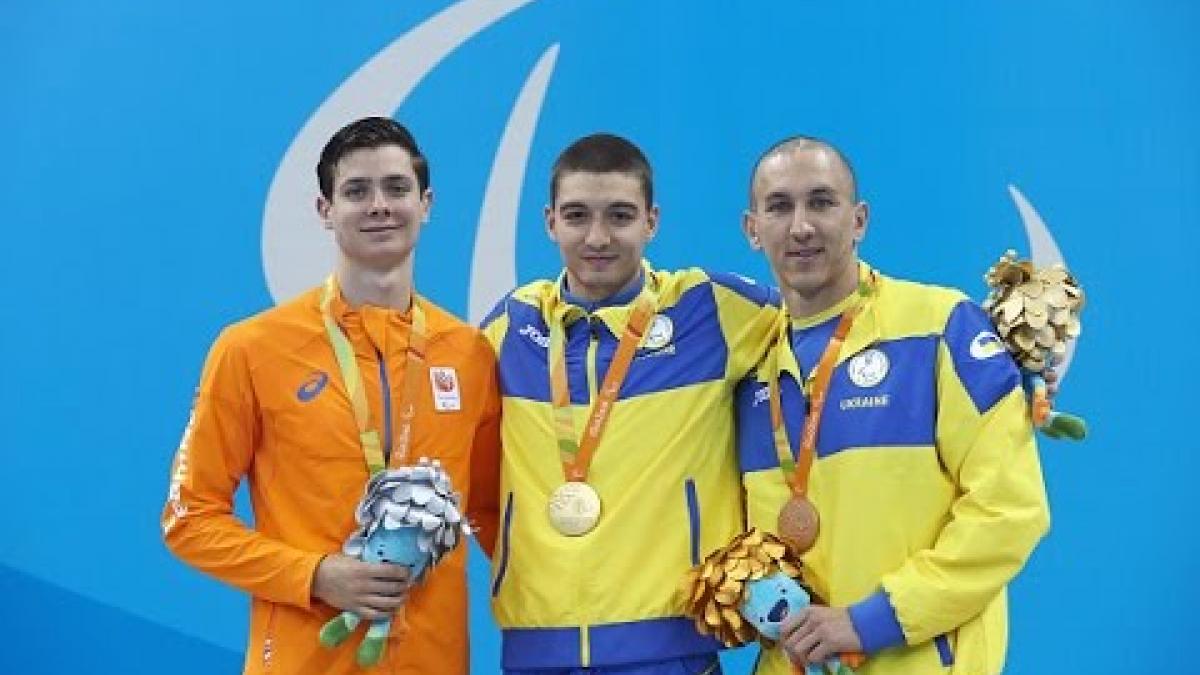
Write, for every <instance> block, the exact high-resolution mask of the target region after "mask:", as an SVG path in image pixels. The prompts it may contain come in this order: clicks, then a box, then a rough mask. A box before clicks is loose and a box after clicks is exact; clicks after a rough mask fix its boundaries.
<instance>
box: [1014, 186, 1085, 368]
mask: <svg viewBox="0 0 1200 675" xmlns="http://www.w3.org/2000/svg"><path fill="white" fill-rule="evenodd" d="M1008 193H1009V194H1010V195H1012V198H1013V201H1014V202H1016V204H1017V211H1018V212H1019V213H1020V214H1021V222H1023V223H1024V224H1025V233H1026V234H1027V235H1028V236H1029V257H1030V258H1032V259H1033V263H1034V264H1035V265H1037V266H1039V267H1045V266H1047V265H1053V264H1055V263H1062V264H1063V265H1066V264H1067V261H1066V260H1064V259H1063V255H1062V251H1060V250H1059V249H1058V244H1057V243H1056V242H1055V241H1054V237H1053V236H1052V235H1051V234H1050V228H1048V227H1046V223H1045V221H1043V220H1042V217H1041V216H1040V215H1039V214H1038V212H1037V209H1034V208H1033V204H1030V203H1029V200H1028V199H1026V198H1025V195H1023V194H1021V191H1020V190H1018V189H1017V187H1016V186H1015V185H1009V186H1008ZM1074 357H1075V341H1074V340H1072V341H1070V342H1068V343H1067V353H1066V355H1065V356H1063V360H1062V363H1060V364H1059V365H1057V366H1055V368H1054V369H1055V370H1056V371H1058V379H1059V381H1060V382H1061V381H1063V380H1065V379H1066V378H1067V370H1068V369H1069V368H1070V367H1071V359H1073V358H1074Z"/></svg>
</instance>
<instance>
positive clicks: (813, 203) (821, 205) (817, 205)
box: [808, 197, 837, 211]
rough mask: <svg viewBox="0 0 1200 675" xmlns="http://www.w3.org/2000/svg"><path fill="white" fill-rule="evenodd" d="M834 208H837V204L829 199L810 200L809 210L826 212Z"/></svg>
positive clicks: (817, 198) (816, 198) (814, 198)
mask: <svg viewBox="0 0 1200 675" xmlns="http://www.w3.org/2000/svg"><path fill="white" fill-rule="evenodd" d="M834 206H837V202H835V201H834V200H832V199H830V198H829V197H813V198H812V199H810V200H808V208H810V209H812V210H814V211H824V210H826V209H829V208H832V207H834Z"/></svg>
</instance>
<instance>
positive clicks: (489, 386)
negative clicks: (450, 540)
mask: <svg viewBox="0 0 1200 675" xmlns="http://www.w3.org/2000/svg"><path fill="white" fill-rule="evenodd" d="M480 342H481V343H482V344H481V345H480V349H479V352H480V357H479V358H480V360H481V361H486V362H487V366H486V367H487V371H488V372H487V377H486V378H485V379H486V384H485V386H484V390H483V396H484V399H485V403H484V411H483V414H482V416H481V417H480V420H479V426H478V427H477V428H476V429H475V440H474V444H473V446H472V448H471V486H470V494H469V497H468V501H467V504H468V508H467V516H468V518H469V519H470V521H471V523H472V524H474V526H475V538H476V540H477V541H478V542H479V546H480V548H482V549H483V552H484V553H486V554H487V556H488V557H489V558H491V557H492V553H493V552H494V551H495V547H496V535H497V532H498V531H499V528H500V388H499V384H498V382H497V374H496V357H495V352H493V351H492V348H491V347H490V345H489V344H488V343H484V339H483V338H481V339H480Z"/></svg>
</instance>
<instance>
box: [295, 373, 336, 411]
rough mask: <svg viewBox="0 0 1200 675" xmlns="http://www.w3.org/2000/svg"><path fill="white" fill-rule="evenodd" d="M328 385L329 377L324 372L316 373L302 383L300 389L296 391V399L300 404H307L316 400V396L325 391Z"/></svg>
mask: <svg viewBox="0 0 1200 675" xmlns="http://www.w3.org/2000/svg"><path fill="white" fill-rule="evenodd" d="M328 383H329V375H327V374H326V373H324V372H321V371H317V372H315V373H313V374H312V375H309V376H308V379H307V380H305V381H304V383H303V384H301V385H300V388H299V389H297V390H296V398H298V399H300V402H301V403H308V402H309V401H311V400H313V399H314V398H316V397H317V394H320V393H321V391H322V390H324V389H325V385H326V384H328Z"/></svg>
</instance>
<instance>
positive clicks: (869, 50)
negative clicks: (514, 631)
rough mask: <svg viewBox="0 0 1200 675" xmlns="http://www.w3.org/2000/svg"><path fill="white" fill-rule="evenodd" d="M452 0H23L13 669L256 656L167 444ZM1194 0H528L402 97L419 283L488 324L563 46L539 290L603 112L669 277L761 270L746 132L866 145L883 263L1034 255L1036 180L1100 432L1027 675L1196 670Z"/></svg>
mask: <svg viewBox="0 0 1200 675" xmlns="http://www.w3.org/2000/svg"><path fill="white" fill-rule="evenodd" d="M447 6H448V3H445V2H432V1H429V0H403V1H401V0H392V1H390V2H380V1H378V0H363V1H361V2H355V3H332V2H315V1H310V0H298V1H294V2H288V3H256V2H213V3H191V4H180V3H167V2H150V1H142V2H135V1H133V0H114V1H112V2H105V3H98V2H83V1H81V0H59V1H57V2H41V3H35V2H26V3H9V4H7V5H6V6H5V8H4V9H3V10H0V34H2V35H3V38H2V39H0V62H2V63H4V64H5V69H4V70H5V73H6V75H7V77H5V78H4V80H3V85H2V87H3V88H2V91H3V94H0V100H2V105H0V130H2V131H3V133H4V140H5V142H4V148H3V156H4V157H5V158H6V160H7V161H4V162H3V163H0V194H2V195H3V200H2V201H0V207H2V209H3V210H2V211H0V214H2V216H3V219H4V221H5V222H6V228H5V229H7V231H8V232H9V234H8V235H7V236H8V237H9V244H7V245H5V246H3V247H0V251H2V255H3V261H4V266H3V267H4V270H5V279H6V283H5V288H6V290H7V293H6V295H5V298H6V299H5V301H4V303H3V308H4V314H5V315H6V316H7V330H5V331H3V347H4V349H3V354H4V355H5V363H4V371H3V372H4V375H3V382H4V386H2V387H0V410H3V411H4V412H3V414H4V420H3V424H0V446H2V448H3V451H2V453H0V467H2V468H0V493H2V494H4V496H5V502H6V503H7V504H8V508H6V509H4V510H3V511H0V590H3V593H0V597H3V598H5V602H4V603H3V604H0V619H2V620H0V625H3V626H5V630H6V631H7V634H6V639H5V640H4V643H5V644H4V646H3V647H2V648H0V672H4V673H14V674H16V673H21V674H23V673H68V672H80V670H79V669H80V668H88V669H90V670H92V671H93V672H125V673H151V672H168V671H169V672H174V673H180V674H185V673H196V674H200V673H204V674H208V673H223V672H235V671H236V670H237V669H238V668H239V667H240V661H241V656H240V654H241V648H242V644H243V640H244V635H245V629H246V620H245V616H246V610H247V602H246V600H245V598H244V597H243V596H241V595H239V594H238V593H236V592H234V591H231V590H229V589H227V588H225V587H223V586H221V585H219V584H218V583H216V582H213V581H211V580H209V579H207V578H203V577H201V576H200V575H198V574H196V573H195V572H193V571H191V570H189V569H187V568H185V567H184V566H183V565H181V564H179V563H178V562H177V561H175V560H173V559H172V558H171V557H170V556H169V555H168V554H167V553H166V552H165V550H164V549H163V548H162V546H161V544H160V541H159V534H158V525H157V518H158V514H159V509H160V507H161V503H162V500H163V498H164V496H165V493H166V489H167V478H168V476H167V473H168V466H169V462H170V459H171V456H172V453H173V451H174V447H175V444H176V443H177V441H178V438H179V435H180V433H181V431H182V429H183V425H184V423H185V421H186V418H187V412H188V407H189V405H190V399H191V395H192V391H193V388H194V386H195V383H196V380H197V377H198V373H199V368H200V365H201V361H202V359H203V357H204V354H205V351H206V349H207V347H208V344H209V343H210V341H211V340H212V339H213V338H214V337H215V335H216V333H217V331H218V330H219V329H220V327H221V326H222V325H223V324H225V323H227V322H229V321H232V320H234V319H237V318H241V317H243V316H246V315H249V314H251V313H253V312H255V311H257V310H259V309H262V308H264V307H267V306H269V305H270V304H271V303H272V302H273V299H272V295H271V293H270V290H269V286H268V280H267V277H266V275H265V273H264V262H263V248H262V240H263V222H264V220H263V214H264V204H265V199H266V195H267V193H268V189H269V187H270V185H271V181H272V179H273V177H274V176H275V171H276V167H277V166H278V165H279V162H280V160H281V158H282V156H283V154H284V152H285V151H286V150H287V149H288V147H289V145H290V144H291V143H292V140H293V138H294V137H295V136H296V135H297V133H298V132H299V131H300V130H301V128H302V127H303V126H304V124H305V122H306V121H307V120H308V119H309V118H310V116H311V115H312V114H313V113H314V111H315V110H317V108H318V107H319V106H321V104H322V103H323V102H324V101H326V100H327V99H328V98H329V97H330V96H331V94H333V92H334V91H335V90H336V89H337V88H338V86H339V85H340V84H341V83H342V82H343V81H345V80H346V79H347V78H349V77H350V76H351V74H352V73H354V71H355V70H356V69H357V68H359V67H360V66H361V65H362V64H363V63H364V62H366V61H367V60H368V59H370V58H371V57H372V56H374V55H375V54H377V53H379V52H380V51H381V50H383V49H384V48H385V47H387V46H388V45H389V44H391V43H392V42H393V41H395V40H397V39H398V38H400V37H401V36H403V35H404V34H405V33H406V32H408V31H409V30H411V29H412V28H414V27H416V26H418V25H420V24H422V23H423V22H425V21H426V20H428V19H430V18H431V17H434V16H435V15H437V14H438V13H439V12H440V11H442V10H443V9H445V8H446V7H447ZM1197 7H1198V5H1196V4H1194V3H1187V2H1173V1H1168V0H1143V1H1141V2H1135V1H1133V0H1127V1H1124V2H1117V1H1112V2H1082V1H1081V2H1037V1H1032V0H1014V1H1009V2H972V3H963V2H949V1H946V2H926V3H906V2H880V3H819V2H807V1H805V2H792V1H789V2H784V1H782V0H781V1H779V2H761V3H758V2H744V3H732V2H675V1H671V2H667V1H663V2H646V1H645V0H641V1H638V0H535V1H534V2H530V3H529V4H527V5H525V6H523V7H520V8H518V9H516V10H514V11H513V12H512V13H511V14H509V15H508V16H506V17H504V18H503V19H501V20H499V21H498V22H496V23H495V24H493V25H491V26H489V27H487V28H486V29H484V30H482V31H480V32H479V33H478V34H477V35H475V36H474V37H473V38H471V39H470V40H469V41H467V42H465V44H463V45H462V46H461V47H460V48H458V49H456V50H454V51H453V52H452V53H451V54H450V55H449V56H448V57H447V58H446V59H445V60H444V61H442V62H440V63H439V64H437V65H436V67H435V68H433V69H432V71H431V72H430V73H429V75H428V76H427V77H425V78H424V79H423V80H421V81H420V82H419V84H418V85H417V86H416V88H415V89H413V91H412V93H411V94H410V95H409V96H407V98H405V100H404V102H403V104H402V105H401V107H400V109H399V110H398V111H395V114H396V116H397V117H398V118H399V119H401V120H403V121H404V122H406V123H407V124H408V125H409V126H410V127H411V128H412V129H413V130H414V131H415V133H416V134H417V137H418V138H419V139H420V140H421V143H422V145H423V147H424V148H425V150H426V152H427V154H428V155H429V157H430V160H431V163H432V167H433V182H434V186H435V190H436V195H437V202H436V206H435V210H434V215H433V220H432V223H431V224H430V226H429V227H428V229H427V230H426V232H425V234H424V235H423V239H422V242H421V250H420V254H419V263H418V271H417V279H418V286H419V288H421V289H422V290H423V291H424V292H425V293H426V294H428V295H430V296H432V297H433V298H434V299H436V300H437V301H438V302H440V303H441V304H443V305H444V306H446V307H448V308H450V309H452V310H454V311H457V312H459V313H461V314H466V312H467V302H468V301H467V297H468V283H469V278H470V275H469V273H468V270H469V267H470V260H471V252H472V250H473V245H474V235H475V231H476V227H477V223H478V221H479V218H480V204H481V199H482V195H483V192H484V187H485V184H486V182H487V180H488V176H489V174H490V171H491V167H492V161H493V155H494V153H495V149H496V147H497V145H498V143H499V142H500V137H501V133H502V131H503V129H504V125H505V122H506V120H507V118H508V116H509V112H510V110H511V108H512V106H513V103H514V101H515V100H516V97H517V94H518V92H519V91H520V89H521V87H522V85H523V84H524V83H525V79H526V76H527V75H528V74H529V72H530V69H531V68H532V67H533V65H534V63H535V62H536V61H537V60H538V59H539V57H541V56H542V55H543V53H545V52H546V50H547V49H548V48H549V47H550V46H551V45H554V44H558V45H559V51H558V54H557V58H556V61H555V62H554V65H553V74H552V77H551V79H550V82H549V85H548V88H547V90H546V95H545V100H544V104H543V106H542V108H541V115H540V118H539V119H538V123H537V127H536V133H535V135H534V136H533V138H532V146H531V149H530V154H529V161H528V166H527V171H526V174H525V177H526V182H525V185H524V189H523V191H522V192H521V194H520V202H519V218H518V219H517V229H516V262H517V272H518V275H519V277H520V278H521V279H527V278H531V277H534V276H543V275H548V274H553V273H555V272H556V270H557V265H558V262H557V251H556V249H554V247H553V246H552V245H550V244H549V242H548V241H547V240H546V239H545V236H544V234H543V230H542V224H541V220H540V212H541V207H542V205H543V203H544V199H545V196H546V183H547V180H548V178H547V174H548V169H549V165H550V163H551V162H552V161H553V159H554V157H555V155H556V154H557V152H558V151H559V150H560V149H561V148H562V147H563V146H564V144H565V143H567V142H569V141H570V140H573V139H574V138H575V137H577V136H579V135H582V134H585V133H588V132H592V131H595V130H600V129H605V130H611V131H615V132H617V133H621V134H624V135H627V136H629V137H631V138H633V139H635V140H636V141H638V142H639V143H640V144H641V145H642V146H643V147H644V149H645V150H646V151H647V153H648V154H649V155H650V157H651V158H652V160H653V162H654V165H655V169H656V171H657V175H656V185H657V191H658V201H659V202H660V204H661V205H662V210H663V220H662V223H663V225H662V231H661V234H660V236H659V237H658V239H657V240H656V241H655V243H654V244H653V246H652V247H651V249H650V255H651V257H652V259H653V260H654V262H655V263H656V264H658V265H661V266H666V267H675V266H684V265H703V266H708V267H716V268H722V269H730V270H735V271H740V272H743V273H745V274H748V275H751V276H756V277H759V278H761V279H766V278H767V277H768V274H767V270H766V267H765V264H764V262H763V261H762V260H760V259H759V258H757V257H756V256H755V255H753V254H752V253H751V252H750V251H749V250H748V249H747V247H746V246H745V244H744V241H743V240H742V238H741V235H740V232H739V213H740V210H741V209H742V208H743V206H744V202H745V192H746V182H747V173H748V171H749V167H750V165H751V163H752V162H753V160H754V158H755V157H756V155H757V153H758V152H759V151H760V150H761V149H762V148H763V147H765V146H766V145H768V144H769V143H770V142H772V141H774V140H776V139H777V138H779V137H781V136H785V135H790V134H793V133H798V132H799V133H806V134H815V135H820V136H825V137H828V138H830V139H831V140H833V141H834V142H836V143H837V144H839V145H840V146H841V147H842V148H843V149H844V150H845V151H846V152H847V153H848V154H849V155H850V157H851V158H853V160H854V161H855V163H856V166H857V170H858V175H859V179H860V183H861V186H862V190H863V192H864V194H865V196H866V198H867V199H869V200H870V202H871V204H872V207H873V211H872V221H871V229H870V232H869V235H868V239H867V244H866V248H865V254H866V257H867V258H868V259H869V260H871V261H872V262H873V263H875V264H876V265H878V266H880V267H882V268H883V269H884V270H886V271H888V272H890V273H892V274H896V275H900V276H909V277H915V278H920V279H923V280H929V281H936V282H939V283H944V284H950V285H957V286H960V287H962V288H964V289H965V290H967V291H968V292H969V293H971V294H973V295H975V296H976V297H982V295H983V291H984V289H983V284H982V281H981V279H980V276H981V274H982V272H983V270H984V269H985V268H986V267H987V266H988V265H989V264H991V263H992V262H993V261H994V259H995V258H996V257H997V256H998V255H999V253H1001V252H1002V251H1003V250H1004V249H1006V248H1009V247H1016V248H1021V249H1024V250H1028V246H1027V244H1026V243H1025V234H1024V230H1023V228H1022V224H1021V220H1020V218H1019V217H1018V214H1017V211H1016V208H1015V207H1014V204H1013V202H1012V200H1011V199H1010V197H1009V195H1008V192H1007V186H1008V185H1009V184H1013V185H1015V186H1017V187H1018V188H1019V189H1020V190H1021V191H1022V192H1024V194H1025V195H1026V196H1028V197H1029V199H1030V200H1031V201H1032V202H1033V204H1034V205H1035V207H1036V208H1037V209H1038V211H1039V212H1040V213H1041V215H1042V217H1043V218H1044V219H1045V221H1046V223H1047V224H1048V226H1049V228H1050V230H1051V231H1052V233H1053V235H1054V237H1055V239H1056V240H1057V242H1058V245H1059V246H1060V247H1061V249H1062V251H1063V253H1064V255H1065V256H1066V258H1067V260H1068V262H1069V263H1070V265H1071V267H1072V269H1073V270H1074V271H1075V273H1076V274H1077V276H1078V277H1079V278H1080V279H1081V280H1082V282H1083V284H1084V286H1085V288H1086V290H1087V291H1088V294H1089V301H1090V305H1089V307H1088V309H1087V310H1086V312H1085V316H1084V324H1085V334H1084V338H1083V340H1082V342H1081V343H1080V345H1079V349H1078V351H1077V353H1076V358H1075V361H1074V365H1073V366H1072V368H1071V370H1070V373H1069V375H1068V377H1067V380H1066V382H1065V384H1064V387H1063V394H1062V395H1061V397H1060V400H1059V403H1060V407H1062V408H1065V409H1070V410H1074V411H1078V412H1081V413H1084V414H1085V415H1086V416H1087V417H1088V418H1089V420H1090V421H1091V424H1092V433H1093V435H1092V438H1091V439H1090V440H1089V441H1087V442H1086V443H1084V444H1082V445H1072V444H1065V443H1054V442H1047V443H1045V444H1044V445H1043V458H1044V464H1045V473H1046V480H1047V484H1048V487H1049V491H1050V498H1051V506H1052V509H1053V517H1054V522H1053V530H1052V532H1051V535H1050V536H1049V538H1048V539H1047V540H1046V541H1045V542H1044V543H1043V544H1042V545H1041V546H1040V547H1039V549H1038V550H1037V552H1036V553H1035V555H1034V557H1033V560H1032V561H1031V563H1030V565H1029V567H1028V568H1027V569H1026V571H1025V572H1024V573H1023V574H1022V576H1021V577H1020V578H1019V579H1018V581H1017V582H1016V584H1015V585H1014V586H1013V588H1012V607H1013V610H1012V631H1011V632H1012V635H1011V649H1010V659H1009V668H1008V672H1012V673H1043V672H1050V671H1051V668H1052V667H1053V668H1054V669H1055V672H1088V673H1116V672H1179V670H1180V669H1186V668H1187V667H1188V666H1187V664H1188V663H1190V662H1191V660H1192V659H1191V657H1189V656H1188V655H1187V653H1186V647H1187V645H1189V644H1191V641H1190V637H1191V635H1192V632H1193V629H1194V628H1195V627H1196V622H1195V621H1194V619H1193V618H1191V617H1193V616H1194V613H1193V612H1192V611H1191V610H1192V606H1191V604H1192V602H1194V601H1195V599H1196V597H1197V594H1196V592H1195V591H1194V590H1193V588H1194V579H1193V576H1194V574H1195V573H1196V572H1197V571H1198V565H1197V563H1198V561H1200V557H1198V556H1197V545H1196V539H1197V537H1196V525H1195V523H1196V516H1197V508H1196V506H1195V500H1194V498H1193V497H1192V496H1191V495H1193V494H1194V493H1195V490H1194V488H1193V485H1192V484H1193V482H1194V480H1193V476H1194V475H1195V474H1196V472H1197V470H1198V469H1200V462H1198V461H1197V454H1198V453H1197V450H1200V447H1198V445H1200V444H1198V443H1197V442H1196V441H1195V440H1194V436H1193V434H1192V433H1191V432H1190V431H1189V430H1188V429H1187V428H1186V425H1185V424H1183V422H1186V421H1187V420H1188V419H1191V414H1192V407H1193V398H1194V396H1193V387H1194V386H1195V384H1196V382H1197V379H1198V377H1200V372H1198V368H1197V361H1198V359H1197V356H1196V353H1195V352H1196V340H1195V337H1194V333H1195V332H1196V331H1197V328H1198V321H1197V319H1196V316H1195V314H1194V313H1193V311H1192V310H1191V308H1190V307H1189V305H1188V304H1185V303H1186V301H1187V300H1189V299H1191V298H1194V297H1195V295H1196V290H1197V289H1196V276H1195V273H1196V265H1195V258H1196V255H1197V253H1198V252H1200V251H1198V247H1197V234H1196V231H1197V226H1196V225H1197V223H1200V202H1198V200H1197V187H1198V186H1200V124H1198V123H1197V121H1196V120H1197V119H1200V94H1198V93H1197V92H1200V49H1198V48H1197V47H1196V46H1195V45H1196V42H1195V37H1194V34H1195V33H1196V31H1197V29H1200V10H1198V9H1197ZM379 86H384V87H386V86H387V84H386V82H384V83H382V84H380V85H379ZM356 112H374V111H356ZM347 121H348V119H347ZM512 170H519V167H518V168H516V169H512ZM313 195H315V184H314V185H313V186H312V194H309V195H308V196H306V197H305V199H306V200H307V199H311V198H312V196H313ZM297 264H300V263H297ZM305 264H307V263H305ZM322 271H323V269H321V266H320V265H318V266H316V267H314V268H313V274H318V275H319V274H320V273H321V272H322ZM14 282H15V284H14ZM502 290H504V289H497V292H500V291H502ZM476 558H478V556H477V557H476ZM476 562H478V560H476ZM472 572H473V574H475V576H474V579H473V589H474V590H476V591H479V596H480V604H478V605H476V606H475V608H474V609H475V610H476V613H475V615H474V617H473V621H472V626H473V628H472V631H473V632H472V640H473V649H474V663H475V671H476V672H479V673H490V672H493V671H494V670H495V669H496V667H495V663H496V660H497V653H498V652H497V649H498V648H497V638H496V632H495V629H494V626H493V624H492V623H491V619H490V617H489V616H488V614H487V611H486V606H485V605H484V604H482V598H483V595H484V592H483V587H484V585H485V575H486V571H485V570H483V569H482V567H480V566H479V565H475V566H474V567H473V568H472ZM14 631H15V632H14ZM747 663H748V659H747V658H746V657H744V656H742V657H739V656H735V657H733V658H731V659H730V664H732V667H731V669H730V670H731V672H733V673H738V672H743V671H744V669H745V667H746V664H747ZM1051 664H1052V665H1051Z"/></svg>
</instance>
